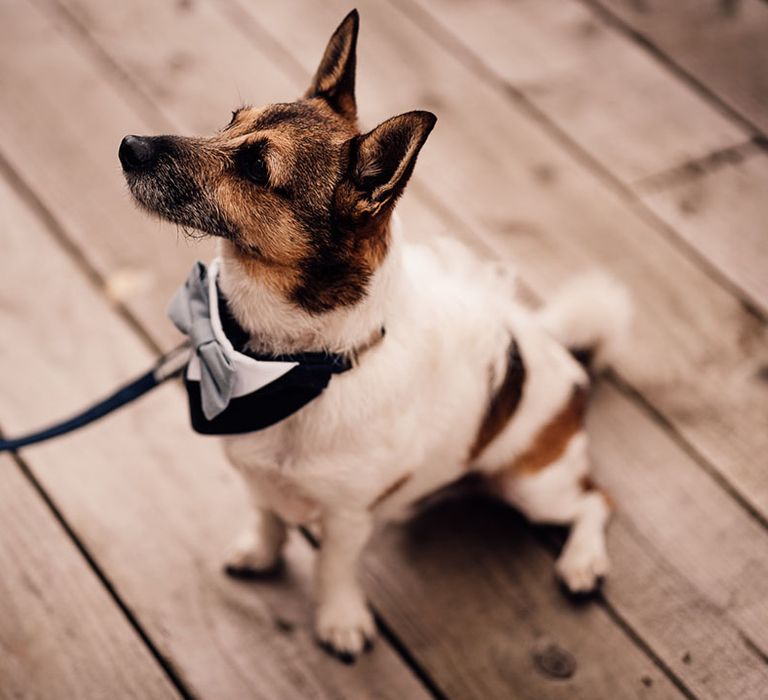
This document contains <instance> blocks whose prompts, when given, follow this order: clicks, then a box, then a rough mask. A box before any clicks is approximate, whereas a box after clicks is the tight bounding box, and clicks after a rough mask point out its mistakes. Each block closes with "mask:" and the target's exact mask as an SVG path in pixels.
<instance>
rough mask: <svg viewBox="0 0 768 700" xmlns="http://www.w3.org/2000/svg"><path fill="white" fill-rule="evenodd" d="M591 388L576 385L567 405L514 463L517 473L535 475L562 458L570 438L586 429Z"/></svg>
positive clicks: (541, 430) (542, 429)
mask: <svg viewBox="0 0 768 700" xmlns="http://www.w3.org/2000/svg"><path fill="white" fill-rule="evenodd" d="M588 394H589V392H588V389H587V387H585V386H581V385H576V386H574V388H573V391H572V392H571V396H570V398H569V399H568V401H567V402H566V404H565V405H564V406H563V407H562V408H561V409H560V410H559V411H558V412H557V413H556V414H555V416H554V417H553V418H552V419H551V420H550V421H549V422H548V423H547V424H546V425H544V426H543V427H542V428H541V429H540V430H539V432H538V433H537V434H536V437H535V438H534V439H533V442H532V443H531V445H530V447H529V448H528V449H527V450H525V452H523V453H522V454H521V455H520V456H519V457H517V459H515V462H514V464H513V469H514V470H515V472H517V473H520V474H534V473H536V472H537V471H539V470H541V469H543V468H544V467H546V466H547V465H548V464H552V462H554V461H555V460H556V459H557V458H558V457H560V456H561V455H562V454H563V452H565V448H566V447H567V446H568V442H569V441H570V439H571V438H572V437H573V436H574V435H576V433H578V432H579V431H580V430H581V429H582V428H583V426H584V416H585V413H586V409H587V399H588Z"/></svg>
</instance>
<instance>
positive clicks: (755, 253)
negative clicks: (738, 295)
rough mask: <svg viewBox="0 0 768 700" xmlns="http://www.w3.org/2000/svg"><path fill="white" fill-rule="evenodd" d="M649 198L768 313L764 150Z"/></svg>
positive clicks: (656, 189) (767, 198)
mask: <svg viewBox="0 0 768 700" xmlns="http://www.w3.org/2000/svg"><path fill="white" fill-rule="evenodd" d="M644 199H645V201H646V203H647V204H648V205H649V206H650V207H651V208H652V209H653V210H654V211H655V212H656V213H657V214H658V215H659V216H660V217H661V218H662V219H664V220H665V221H667V222H668V223H669V224H670V226H672V227H673V228H674V229H675V231H676V232H677V233H679V234H680V235H681V236H682V237H683V238H684V239H685V240H686V241H687V242H688V243H689V244H690V245H691V246H692V247H693V248H695V249H696V250H697V251H698V252H699V253H701V254H702V255H703V256H704V257H705V258H706V259H707V260H708V261H709V262H710V263H711V264H712V265H713V266H715V267H716V268H718V269H719V270H720V271H721V272H722V273H723V274H724V275H726V276H727V277H728V278H729V279H730V280H731V281H732V282H733V283H734V284H735V285H736V286H737V287H739V288H740V289H741V290H742V292H743V293H744V295H745V296H746V297H748V298H749V299H750V300H752V302H753V303H754V304H755V305H757V306H758V307H760V308H762V310H763V312H764V313H768V235H766V228H765V222H766V221H767V220H768V156H766V154H765V153H764V152H763V151H755V152H753V153H752V154H749V155H747V156H746V157H745V158H744V159H743V160H742V159H738V160H736V161H734V162H724V163H722V164H719V165H717V166H716V167H714V168H712V169H711V170H709V171H705V172H703V173H698V174H693V175H690V176H688V177H684V178H680V180H678V181H672V182H671V183H669V184H662V186H660V187H654V188H651V189H650V190H648V191H646V193H645V195H644ZM761 376H762V375H761Z"/></svg>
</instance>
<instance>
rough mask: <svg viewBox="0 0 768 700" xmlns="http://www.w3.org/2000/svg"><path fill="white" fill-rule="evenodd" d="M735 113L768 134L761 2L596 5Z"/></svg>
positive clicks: (767, 10)
mask: <svg viewBox="0 0 768 700" xmlns="http://www.w3.org/2000/svg"><path fill="white" fill-rule="evenodd" d="M593 2H594V4H595V5H598V6H602V7H605V8H608V9H609V10H610V11H611V12H612V13H614V14H615V15H616V16H617V17H619V18H621V20H622V21H624V22H625V23H626V24H627V25H628V26H629V28H630V30H631V31H634V32H638V33H639V34H640V35H642V36H643V37H644V38H645V39H646V40H647V41H649V42H650V43H651V44H652V45H654V46H655V47H658V49H660V50H661V51H662V52H663V53H664V54H666V55H667V56H668V57H669V59H670V60H671V61H672V62H674V63H676V64H677V65H679V66H680V67H681V68H682V69H683V70H684V71H686V72H687V73H688V74H690V75H691V76H692V77H693V78H695V79H696V80H698V81H699V82H700V83H702V84H703V85H704V86H705V87H706V88H707V89H709V90H711V91H712V92H713V93H715V94H716V95H717V96H718V97H719V98H720V99H722V100H723V101H724V102H725V103H726V104H728V105H729V106H730V107H731V108H732V109H733V110H734V111H736V112H738V113H739V114H741V115H742V116H743V117H744V118H745V119H747V120H748V121H749V122H750V123H751V124H753V125H755V126H756V127H757V128H758V129H760V130H761V131H763V132H764V133H766V132H768V73H766V70H765V66H766V63H768V41H766V39H765V38H766V36H768V5H766V3H765V2H763V1H762V0H737V1H735V2H734V1H732V0H706V1H704V0H675V2H665V1H664V0H593Z"/></svg>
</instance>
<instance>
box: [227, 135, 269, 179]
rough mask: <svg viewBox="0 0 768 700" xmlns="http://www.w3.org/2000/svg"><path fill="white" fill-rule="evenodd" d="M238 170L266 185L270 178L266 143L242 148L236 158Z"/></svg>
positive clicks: (243, 175)
mask: <svg viewBox="0 0 768 700" xmlns="http://www.w3.org/2000/svg"><path fill="white" fill-rule="evenodd" d="M235 162H236V166H237V171H238V173H239V174H240V177H244V178H246V179H248V180H250V181H251V182H253V183H254V184H256V185H266V184H267V182H268V180H269V173H268V172H267V164H266V162H265V161H264V143H255V144H250V145H249V146H246V147H245V148H243V149H241V150H240V152H239V153H238V154H237V156H236V158H235Z"/></svg>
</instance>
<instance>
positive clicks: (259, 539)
mask: <svg viewBox="0 0 768 700" xmlns="http://www.w3.org/2000/svg"><path fill="white" fill-rule="evenodd" d="M285 540H286V527H285V523H284V522H283V521H282V520H281V519H280V517H279V516H277V515H276V514H275V513H273V512H272V511H271V510H267V509H266V508H261V507H259V506H256V507H255V508H254V511H253V521H252V522H251V523H250V525H249V526H248V527H247V528H246V529H245V530H244V531H243V532H242V533H241V534H240V536H239V537H238V538H237V540H236V541H235V543H234V544H233V545H232V547H231V549H230V551H229V553H228V554H227V558H226V560H225V563H224V570H225V571H226V572H227V573H228V574H229V575H230V576H234V577H235V578H249V577H251V576H254V575H258V574H261V573H264V572H267V571H271V570H272V569H274V568H275V567H276V566H277V564H278V562H279V561H280V554H281V552H282V550H283V546H284V545H285Z"/></svg>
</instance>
